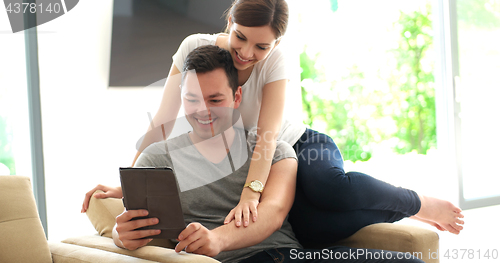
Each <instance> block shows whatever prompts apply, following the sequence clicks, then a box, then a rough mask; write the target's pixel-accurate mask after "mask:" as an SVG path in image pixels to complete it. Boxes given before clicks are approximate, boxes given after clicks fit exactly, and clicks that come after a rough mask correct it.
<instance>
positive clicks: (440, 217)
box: [415, 195, 464, 234]
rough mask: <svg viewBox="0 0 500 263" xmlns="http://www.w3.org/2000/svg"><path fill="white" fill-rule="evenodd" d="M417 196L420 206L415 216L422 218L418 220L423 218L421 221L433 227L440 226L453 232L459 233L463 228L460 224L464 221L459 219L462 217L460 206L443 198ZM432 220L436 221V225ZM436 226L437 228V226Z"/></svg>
mask: <svg viewBox="0 0 500 263" xmlns="http://www.w3.org/2000/svg"><path fill="white" fill-rule="evenodd" d="M418 196H419V197H420V202H421V207H420V211H418V213H417V214H416V215H415V217H417V218H418V219H422V220H420V221H423V220H425V221H423V222H426V223H428V224H431V225H433V226H435V227H437V226H440V227H441V228H444V229H445V230H447V231H449V232H451V233H453V234H459V233H460V231H461V230H462V229H463V226H461V225H463V224H464V221H463V220H461V219H460V218H463V217H464V215H463V214H462V213H461V212H462V210H461V209H460V208H458V207H456V206H455V205H453V204H452V203H451V202H448V201H445V200H441V199H437V198H434V197H429V196H423V195H418ZM417 218H415V219H417ZM418 219H417V220H418ZM432 222H434V223H436V225H437V226H436V225H434V224H432ZM437 228H438V229H439V227H437Z"/></svg>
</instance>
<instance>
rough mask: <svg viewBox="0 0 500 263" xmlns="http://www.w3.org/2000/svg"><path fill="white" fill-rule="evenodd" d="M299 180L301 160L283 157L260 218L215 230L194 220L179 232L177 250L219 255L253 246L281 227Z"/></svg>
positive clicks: (264, 197) (275, 169)
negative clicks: (222, 252) (244, 223)
mask: <svg viewBox="0 0 500 263" xmlns="http://www.w3.org/2000/svg"><path fill="white" fill-rule="evenodd" d="M296 179H297V161H296V160H295V159H293V158H287V159H283V160H281V161H278V162H276V163H275V164H274V165H272V166H271V171H270V173H269V179H268V180H267V183H266V188H265V189H264V192H262V197H261V202H260V204H259V220H257V221H256V222H251V223H250V225H249V226H247V227H237V226H236V225H235V221H232V222H231V223H229V224H226V225H222V226H220V227H218V228H215V229H213V230H211V231H210V230H207V229H206V228H205V227H203V226H202V225H201V224H199V223H192V224H190V225H188V226H187V227H186V229H185V230H184V231H182V232H181V234H180V235H179V240H180V242H179V243H178V244H177V246H176V248H175V251H177V252H180V251H181V250H182V249H184V248H186V252H191V253H197V254H203V255H207V256H216V255H217V254H219V253H220V252H221V251H227V250H234V249H240V248H244V247H249V246H253V245H255V244H258V243H260V242H262V241H263V240H264V239H266V238H268V237H269V236H270V235H271V234H272V233H274V232H275V231H276V230H278V229H280V228H281V226H282V224H283V221H284V220H285V218H286V216H287V214H288V212H289V211H290V209H291V207H292V204H293V200H294V196H295V184H296Z"/></svg>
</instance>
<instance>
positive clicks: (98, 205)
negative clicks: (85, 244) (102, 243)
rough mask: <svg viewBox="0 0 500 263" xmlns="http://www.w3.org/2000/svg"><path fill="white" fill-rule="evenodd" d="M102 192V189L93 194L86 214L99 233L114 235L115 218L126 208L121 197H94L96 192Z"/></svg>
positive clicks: (106, 235)
mask: <svg viewBox="0 0 500 263" xmlns="http://www.w3.org/2000/svg"><path fill="white" fill-rule="evenodd" d="M102 192H103V191H101V190H97V191H95V193H94V194H92V197H91V198H90V202H89V207H88V209H87V212H86V214H87V217H88V218H89V220H90V222H91V223H92V225H93V226H94V228H95V230H97V233H99V235H101V236H104V237H112V236H111V234H112V232H113V227H114V226H115V219H116V217H117V216H119V215H120V214H121V213H122V212H123V210H124V209H125V208H124V207H123V203H122V200H121V199H117V198H105V199H97V198H95V197H94V195H95V194H96V193H102Z"/></svg>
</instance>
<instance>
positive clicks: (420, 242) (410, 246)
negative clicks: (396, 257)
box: [334, 223, 439, 263]
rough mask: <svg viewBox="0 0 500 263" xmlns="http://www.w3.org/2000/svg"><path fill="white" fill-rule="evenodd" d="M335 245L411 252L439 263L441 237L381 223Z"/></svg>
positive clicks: (416, 228) (405, 226) (399, 225)
mask: <svg viewBox="0 0 500 263" xmlns="http://www.w3.org/2000/svg"><path fill="white" fill-rule="evenodd" d="M334 245H339V246H348V247H355V248H371V249H383V250H391V251H401V252H409V253H411V254H412V255H414V256H415V257H418V258H420V259H422V260H423V261H425V262H426V263H438V262H439V259H438V256H437V252H438V249H439V236H438V234H437V233H436V232H434V231H431V230H427V229H424V228H420V227H416V226H409V225H401V224H391V223H379V224H373V225H369V226H366V227H364V228H362V229H360V230H359V231H358V232H356V233H355V234H354V235H352V236H350V237H348V238H346V239H344V240H341V241H339V242H337V243H335V244H334Z"/></svg>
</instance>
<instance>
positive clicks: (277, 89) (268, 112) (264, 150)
mask: <svg viewBox="0 0 500 263" xmlns="http://www.w3.org/2000/svg"><path fill="white" fill-rule="evenodd" d="M287 82H288V80H286V79H283V80H278V81H274V82H271V83H268V84H266V85H265V86H264V88H263V90H262V104H261V108H260V114H259V121H258V123H257V143H256V145H255V149H254V151H253V154H252V160H251V162H250V170H249V172H248V176H247V180H246V183H249V182H251V181H253V180H259V181H261V182H262V183H263V184H264V186H265V185H266V181H267V178H268V176H269V171H270V169H271V163H272V159H273V156H274V152H275V150H276V139H277V137H278V134H279V132H280V129H281V123H282V119H283V111H284V108H285V92H286V85H287ZM243 99H245V98H243ZM259 198H260V193H256V192H253V191H252V190H250V189H249V188H248V187H245V188H244V189H243V191H242V193H241V198H240V203H239V204H238V206H236V207H235V208H234V209H233V210H231V212H230V213H229V214H228V216H227V217H226V219H225V223H229V222H230V221H231V220H232V219H233V218H234V219H235V223H236V226H241V225H242V223H241V219H242V216H243V226H248V224H249V222H250V219H252V221H256V220H257V205H258V204H259ZM250 213H252V218H250Z"/></svg>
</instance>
